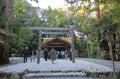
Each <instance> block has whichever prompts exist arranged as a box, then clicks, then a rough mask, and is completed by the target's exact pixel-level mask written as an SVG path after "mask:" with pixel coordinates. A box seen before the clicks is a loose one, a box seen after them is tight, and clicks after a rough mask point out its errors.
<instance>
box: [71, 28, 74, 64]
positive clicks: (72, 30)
mask: <svg viewBox="0 0 120 79" xmlns="http://www.w3.org/2000/svg"><path fill="white" fill-rule="evenodd" d="M74 47H75V46H74V27H71V52H72V63H75V51H74Z"/></svg>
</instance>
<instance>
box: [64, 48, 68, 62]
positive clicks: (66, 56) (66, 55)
mask: <svg viewBox="0 0 120 79" xmlns="http://www.w3.org/2000/svg"><path fill="white" fill-rule="evenodd" d="M67 58H68V51H67V49H66V50H65V60H67Z"/></svg>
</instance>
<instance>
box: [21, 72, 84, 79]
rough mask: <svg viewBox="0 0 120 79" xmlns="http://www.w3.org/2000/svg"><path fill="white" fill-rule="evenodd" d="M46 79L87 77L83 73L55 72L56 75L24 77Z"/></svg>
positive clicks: (25, 77)
mask: <svg viewBox="0 0 120 79" xmlns="http://www.w3.org/2000/svg"><path fill="white" fill-rule="evenodd" d="M46 77H55V78H56V77H86V73H83V72H67V73H65V72H56V73H55V72H54V73H47V72H46V73H29V74H26V75H24V77H23V79H33V78H46Z"/></svg>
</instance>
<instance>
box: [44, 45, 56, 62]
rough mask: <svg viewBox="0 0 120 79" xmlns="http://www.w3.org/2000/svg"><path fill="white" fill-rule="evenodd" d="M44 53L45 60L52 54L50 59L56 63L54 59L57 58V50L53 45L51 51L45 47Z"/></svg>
mask: <svg viewBox="0 0 120 79" xmlns="http://www.w3.org/2000/svg"><path fill="white" fill-rule="evenodd" d="M43 54H44V59H45V61H47V59H48V57H49V56H50V59H51V61H52V63H53V64H54V60H56V51H55V49H54V48H53V47H52V49H51V50H50V51H49V52H48V50H47V49H45V50H44V52H43Z"/></svg>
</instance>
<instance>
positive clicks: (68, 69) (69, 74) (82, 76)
mask: <svg viewBox="0 0 120 79" xmlns="http://www.w3.org/2000/svg"><path fill="white" fill-rule="evenodd" d="M22 60H23V58H14V59H13V60H11V63H12V64H13V65H11V64H10V65H6V66H1V67H0V72H4V73H13V72H14V73H21V72H24V71H26V70H27V71H28V72H27V73H26V74H24V79H68V78H69V79H78V78H79V79H97V77H98V76H99V77H100V78H98V79H103V78H101V77H104V79H105V78H106V77H105V75H107V74H111V73H112V72H113V70H112V67H111V66H108V64H109V65H112V64H111V63H112V62H111V61H107V60H98V59H89V58H76V60H75V63H72V61H69V60H65V59H57V60H55V64H52V63H51V60H48V61H45V60H44V59H43V58H41V59H40V63H39V64H38V63H36V61H35V62H30V60H29V61H28V62H27V63H23V61H22ZM15 63H17V64H15ZM106 63H107V65H105V64H106ZM115 64H116V66H119V67H116V68H118V69H119V68H120V62H115ZM116 72H120V71H119V70H116ZM104 74H105V75H104ZM53 77H54V78H53ZM62 77H64V78H62ZM77 77H78V78H77ZM87 77H89V78H87ZM91 77H92V78H91ZM93 77H95V78H93Z"/></svg>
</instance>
